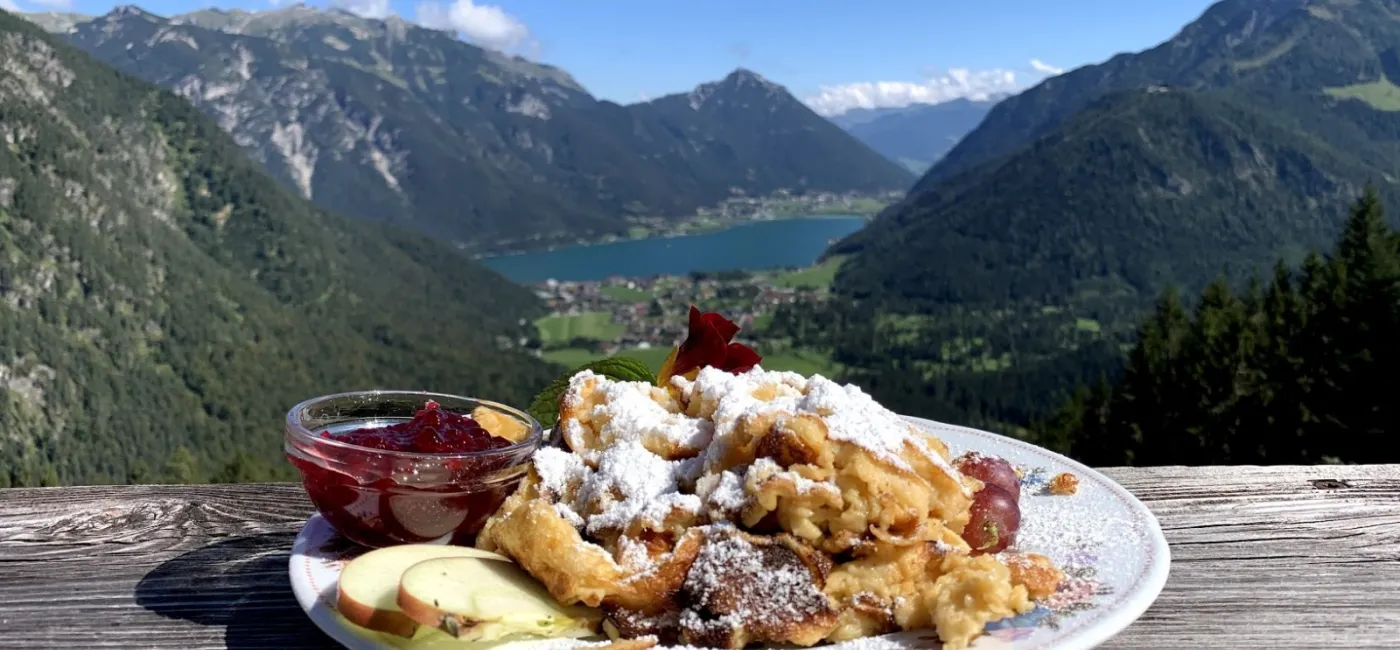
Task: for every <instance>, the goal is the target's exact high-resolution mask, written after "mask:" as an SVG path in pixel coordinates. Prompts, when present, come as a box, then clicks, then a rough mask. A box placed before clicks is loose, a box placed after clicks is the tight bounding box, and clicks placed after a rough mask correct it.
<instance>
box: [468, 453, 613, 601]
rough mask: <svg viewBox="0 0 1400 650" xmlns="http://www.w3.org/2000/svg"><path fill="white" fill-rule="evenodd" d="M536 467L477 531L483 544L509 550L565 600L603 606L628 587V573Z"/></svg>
mask: <svg viewBox="0 0 1400 650" xmlns="http://www.w3.org/2000/svg"><path fill="white" fill-rule="evenodd" d="M538 486H539V477H538V476H537V474H536V473H535V470H534V469H533V468H531V470H530V473H529V474H528V475H526V477H525V479H524V480H523V481H521V484H520V487H519V488H517V489H516V491H515V493H514V494H512V495H511V496H510V497H509V498H507V499H506V501H505V503H503V504H501V507H500V509H499V510H497V511H496V514H494V515H492V516H491V518H490V519H489V520H487V522H486V525H485V527H483V528H482V531H481V533H479V534H478V535H477V547H478V548H481V549H483V550H491V551H495V552H497V553H501V554H502V555H506V556H508V557H510V558H511V559H513V560H515V561H516V562H518V563H519V564H520V566H522V567H524V568H525V570H526V571H528V572H529V573H530V575H532V576H534V577H535V579H537V580H539V581H540V582H542V583H544V586H545V587H546V588H547V589H549V593H550V595H552V596H554V598H555V600H558V601H559V603H560V604H562V605H573V604H576V603H583V604H585V605H588V606H589V607H597V606H598V605H599V604H601V603H602V602H603V599H604V598H606V597H608V596H611V595H615V594H617V593H619V592H621V591H622V585H621V582H622V580H623V579H624V578H625V577H626V575H625V573H624V571H623V569H622V567H620V566H618V565H617V562H615V561H614V560H613V558H612V556H611V555H609V554H608V552H607V550H606V549H604V548H603V547H601V546H598V545H596V544H591V543H589V542H586V541H584V539H583V537H582V536H580V535H579V532H578V530H577V529H575V528H574V526H573V525H572V524H570V523H569V522H568V521H566V520H565V519H564V518H563V517H561V516H560V515H559V513H558V511H556V510H555V509H554V505H553V503H551V501H550V500H549V499H544V498H540V496H539V487H538Z"/></svg>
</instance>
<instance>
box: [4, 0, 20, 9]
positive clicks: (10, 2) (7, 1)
mask: <svg viewBox="0 0 1400 650" xmlns="http://www.w3.org/2000/svg"><path fill="white" fill-rule="evenodd" d="M0 9H4V10H5V11H19V7H18V6H16V5H15V3H14V0H0Z"/></svg>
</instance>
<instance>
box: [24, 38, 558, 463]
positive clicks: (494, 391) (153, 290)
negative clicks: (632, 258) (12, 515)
mask: <svg viewBox="0 0 1400 650" xmlns="http://www.w3.org/2000/svg"><path fill="white" fill-rule="evenodd" d="M0 139H3V140H4V141H5V142H6V143H8V145H7V146H6V147H4V148H3V149H0V429H3V431H4V435H3V436H0V485H4V486H8V485H37V484H40V483H43V484H58V483H102V482H111V481H115V482H126V481H128V480H132V481H143V480H151V479H152V478H157V477H158V475H159V472H160V471H161V468H162V467H163V466H165V465H167V463H168V462H169V463H171V464H173V466H175V467H177V468H178V472H177V473H176V474H175V475H173V476H174V478H176V479H179V480H203V479H207V478H210V477H219V476H221V475H222V474H221V472H223V468H233V469H234V470H236V471H232V470H231V472H232V473H230V474H228V475H227V476H225V478H229V479H230V480H234V479H248V478H258V477H264V478H268V477H272V476H274V475H276V476H282V477H286V476H287V472H286V468H287V465H286V463H285V461H283V460H282V459H281V442H280V438H281V436H280V431H279V430H278V426H277V423H278V422H280V421H281V419H282V416H283V414H285V412H286V410H287V409H288V408H289V407H290V406H291V405H292V404H294V403H295V402H297V401H299V400H301V399H305V398H307V397H309V396H314V395H321V394H326V393H328V392H340V391H344V390H353V389H367V388H395V387H397V388H429V387H432V388H435V389H437V390H446V391H452V392H461V393H464V394H469V395H470V394H480V395H483V396H486V395H490V396H496V397H497V398H498V399H502V400H504V401H507V402H514V403H527V402H528V400H529V398H530V397H531V395H532V394H533V393H534V392H535V391H536V390H537V389H538V388H539V386H541V385H543V384H544V383H547V382H548V381H549V379H551V378H552V377H554V376H555V375H556V374H557V372H558V371H559V369H558V368H556V367H554V366H552V365H550V364H547V363H545V362H543V361H541V360H539V359H538V358H536V357H534V356H531V355H528V354H525V353H523V352H519V351H517V350H515V349H513V348H517V347H519V345H520V342H521V339H522V338H525V337H529V336H533V331H532V327H531V326H530V325H529V323H530V321H531V320H532V319H534V318H536V317H538V316H540V315H542V314H543V313H544V308H543V305H542V304H540V302H539V301H538V300H537V299H536V298H535V296H534V295H532V294H531V293H530V292H528V291H527V290H526V289H524V288H522V287H518V286H516V285H514V284H511V283H509V282H507V281H506V280H505V279H504V278H501V277H500V276H498V275H496V274H494V273H491V272H489V271H487V270H485V269H484V268H482V267H480V266H478V265H477V264H475V263H472V262H470V261H469V260H466V259H463V256H462V254H461V253H460V252H458V251H456V250H453V249H452V248H451V247H449V246H445V245H443V244H441V243H438V242H435V241H433V240H430V239H427V238H424V237H422V236H419V235H416V234H412V233H410V232H408V231H405V230H403V229H399V228H393V227H389V226H386V225H384V224H382V223H376V222H367V221H354V220H349V219H346V218H344V217H341V216H339V215H336V214H332V213H329V212H326V211H324V210H321V209H319V208H317V207H315V206H313V205H312V204H311V203H309V202H307V201H305V200H304V199H302V198H300V197H298V196H296V194H295V193H294V192H292V191H289V190H288V189H287V188H286V187H284V186H283V185H282V184H279V183H277V182H275V181H274V180H272V179H271V178H270V177H269V176H267V175H266V174H265V173H264V172H263V171H262V170H261V169H259V168H258V166H257V165H256V164H254V163H253V162H252V161H251V160H249V159H248V157H247V156H246V155H245V153H244V151H243V150H242V149H241V148H240V147H239V145H238V144H236V143H235V141H234V139H233V138H232V137H230V136H229V135H228V134H226V133H225V132H224V131H223V130H222V129H220V127H219V125H218V124H217V123H215V122H214V121H213V120H212V119H210V118H208V117H206V116H205V115H204V114H203V113H201V112H200V111H199V110H197V109H196V108H194V107H193V106H192V105H191V104H190V103H189V102H187V101H185V100H184V99H182V98H180V97H177V96H175V95H174V94H172V93H170V92H168V91H165V90H161V89H159V88H157V87H155V86H152V85H150V84H147V83H145V82H143V81H140V80H137V79H135V78H133V77H130V76H128V75H126V74H123V73H121V72H118V71H116V70H114V69H112V68H111V67H108V66H106V65H103V64H101V63H99V62H98V61H95V60H94V59H93V58H92V57H90V56H88V55H87V54H84V53H83V52H81V51H79V50H77V49H76V48H74V47H72V46H70V45H67V44H66V43H64V42H62V41H61V40H60V39H57V38H55V37H53V36H50V35H48V34H46V33H44V32H43V31H41V30H40V29H39V28H37V27H36V26H34V25H32V24H30V23H28V22H25V21H23V20H20V19H19V18H16V17H15V16H13V15H11V14H8V13H5V12H3V11H0ZM199 468H202V469H199ZM275 470H281V472H280V473H275Z"/></svg>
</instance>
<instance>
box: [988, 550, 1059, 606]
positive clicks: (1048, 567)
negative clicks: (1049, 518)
mask: <svg viewBox="0 0 1400 650" xmlns="http://www.w3.org/2000/svg"><path fill="white" fill-rule="evenodd" d="M1000 557H1001V559H1002V561H1004V562H1006V567H1007V568H1008V569H1011V584H1015V585H1021V586H1023V587H1025V588H1026V593H1027V594H1029V595H1030V597H1031V599H1033V600H1041V599H1043V598H1049V597H1050V596H1051V595H1052V594H1054V593H1055V591H1056V590H1057V589H1059V588H1060V582H1062V581H1063V580H1064V579H1065V573H1064V572H1063V571H1061V570H1059V569H1057V568H1055V565H1054V564H1053V563H1051V562H1050V558H1048V557H1045V556H1044V555H1041V554H1039V553H1013V552H1005V553H1001V554H1000Z"/></svg>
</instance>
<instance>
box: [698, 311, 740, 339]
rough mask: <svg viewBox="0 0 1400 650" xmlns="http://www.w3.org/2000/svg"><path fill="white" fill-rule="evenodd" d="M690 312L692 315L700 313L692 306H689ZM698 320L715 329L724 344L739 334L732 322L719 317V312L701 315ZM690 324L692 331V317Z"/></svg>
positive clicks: (736, 326) (737, 328)
mask: <svg viewBox="0 0 1400 650" xmlns="http://www.w3.org/2000/svg"><path fill="white" fill-rule="evenodd" d="M690 310H691V313H692V314H694V313H695V312H698V311H700V310H699V309H696V308H695V307H694V306H693V305H692V306H691V308H690ZM700 318H702V319H704V321H705V323H706V324H708V325H709V326H710V327H713V328H715V331H716V332H718V333H719V335H720V337H721V338H723V339H724V342H725V343H728V342H730V341H733V340H734V335H735V334H738V333H739V326H738V325H735V324H734V322H733V321H730V320H729V319H728V318H725V317H723V316H721V315H719V312H713V311H712V312H709V313H707V314H701V315H700ZM690 322H691V323H692V324H691V328H692V329H693V328H694V327H695V325H694V323H695V320H694V316H692V317H691V321H690Z"/></svg>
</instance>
